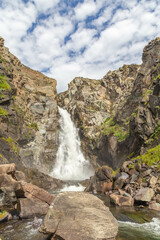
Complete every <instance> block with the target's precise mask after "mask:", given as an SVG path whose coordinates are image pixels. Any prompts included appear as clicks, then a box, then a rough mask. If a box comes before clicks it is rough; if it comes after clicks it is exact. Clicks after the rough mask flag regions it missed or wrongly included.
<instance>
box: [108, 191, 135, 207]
mask: <svg viewBox="0 0 160 240" xmlns="http://www.w3.org/2000/svg"><path fill="white" fill-rule="evenodd" d="M110 199H111V201H112V202H113V203H114V204H116V205H118V206H126V207H130V206H133V205H134V199H133V198H132V197H126V196H122V195H118V194H116V193H112V194H111V195H110Z"/></svg>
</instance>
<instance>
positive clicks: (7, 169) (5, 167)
mask: <svg viewBox="0 0 160 240" xmlns="http://www.w3.org/2000/svg"><path fill="white" fill-rule="evenodd" d="M15 170H16V165H15V164H14V163H11V164H2V165H0V174H11V173H14V172H15Z"/></svg>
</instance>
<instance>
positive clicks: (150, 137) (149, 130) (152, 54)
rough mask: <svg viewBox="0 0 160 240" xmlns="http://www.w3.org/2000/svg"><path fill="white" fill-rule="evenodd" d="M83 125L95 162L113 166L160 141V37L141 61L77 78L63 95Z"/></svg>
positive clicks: (86, 149)
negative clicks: (100, 74)
mask: <svg viewBox="0 0 160 240" xmlns="http://www.w3.org/2000/svg"><path fill="white" fill-rule="evenodd" d="M58 104H59V105H60V106H61V107H64V108H66V109H67V110H68V111H69V112H70V113H71V115H72V119H73V120H74V122H75V123H76V125H77V127H78V128H79V129H80V136H81V140H82V148H83V151H84V153H85V155H86V157H88V158H89V159H90V160H91V161H92V162H93V163H94V165H97V163H98V164H100V165H104V164H107V165H109V166H111V167H113V168H114V169H116V168H118V167H120V166H121V164H122V163H123V162H124V161H125V160H127V159H128V158H130V157H132V156H136V155H138V154H140V153H144V151H145V150H146V149H147V148H150V147H152V146H155V145H157V144H158V143H159V142H160V137H159V135H160V134H159V133H160V120H159V116H160V38H156V39H155V40H152V41H151V42H150V43H149V44H148V45H147V46H146V47H145V48H144V50H143V55H142V64H141V65H135V64H133V65H124V66H123V67H121V68H119V69H118V70H115V71H109V72H108V73H107V74H106V75H105V76H104V77H103V78H102V79H100V80H93V79H86V78H80V77H78V78H75V79H74V80H73V81H72V82H71V83H70V84H69V87H68V90H67V91H66V92H64V93H60V94H59V95H58Z"/></svg>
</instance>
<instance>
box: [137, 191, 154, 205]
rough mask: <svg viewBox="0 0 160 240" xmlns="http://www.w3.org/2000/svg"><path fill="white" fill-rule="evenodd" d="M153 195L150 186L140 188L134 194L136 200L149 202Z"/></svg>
mask: <svg viewBox="0 0 160 240" xmlns="http://www.w3.org/2000/svg"><path fill="white" fill-rule="evenodd" d="M153 196H154V191H153V189H152V188H141V189H140V190H139V191H138V192H137V194H136V195H135V197H134V198H135V200H136V201H144V202H150V201H151V199H152V198H153Z"/></svg>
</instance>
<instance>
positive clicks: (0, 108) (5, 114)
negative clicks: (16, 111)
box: [0, 107, 8, 116]
mask: <svg viewBox="0 0 160 240" xmlns="http://www.w3.org/2000/svg"><path fill="white" fill-rule="evenodd" d="M7 115H8V112H7V110H5V109H4V108H2V107H0V116H7Z"/></svg>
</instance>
